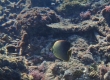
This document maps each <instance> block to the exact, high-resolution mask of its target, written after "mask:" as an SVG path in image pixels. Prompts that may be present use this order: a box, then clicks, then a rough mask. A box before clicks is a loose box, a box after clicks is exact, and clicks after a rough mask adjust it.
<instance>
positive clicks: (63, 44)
mask: <svg viewBox="0 0 110 80" xmlns="http://www.w3.org/2000/svg"><path fill="white" fill-rule="evenodd" d="M70 46H71V44H70V43H69V42H68V41H66V40H58V41H56V42H55V43H54V45H53V46H52V48H51V51H52V52H53V54H54V55H55V57H57V58H59V59H61V60H64V61H69V59H70V56H71V50H69V49H70Z"/></svg>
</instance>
